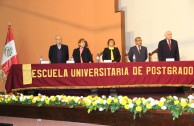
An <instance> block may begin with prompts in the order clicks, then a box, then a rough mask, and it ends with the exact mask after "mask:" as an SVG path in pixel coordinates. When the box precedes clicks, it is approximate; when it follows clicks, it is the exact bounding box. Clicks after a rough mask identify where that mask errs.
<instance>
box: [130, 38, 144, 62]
mask: <svg viewBox="0 0 194 126" xmlns="http://www.w3.org/2000/svg"><path fill="white" fill-rule="evenodd" d="M147 56H148V54H147V48H146V47H145V46H142V39H141V37H136V38H135V46H133V47H131V48H130V49H129V53H128V57H129V60H130V61H131V62H145V61H146V59H147Z"/></svg>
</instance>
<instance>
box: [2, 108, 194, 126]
mask: <svg viewBox="0 0 194 126" xmlns="http://www.w3.org/2000/svg"><path fill="white" fill-rule="evenodd" d="M0 116H8V117H21V118H34V119H48V120H60V121H70V122H82V123H92V124H101V125H111V126H193V125H194V121H193V120H194V115H189V114H188V113H183V115H182V116H181V117H180V118H179V119H176V120H174V121H173V119H172V116H171V113H170V111H154V110H150V111H149V112H147V113H145V114H142V115H141V117H136V119H135V120H134V119H133V114H132V113H129V112H128V111H126V110H123V109H120V110H118V111H116V112H115V113H111V112H110V111H107V112H99V111H95V112H91V113H90V114H88V113H87V109H85V108H82V107H76V108H67V107H65V106H42V107H38V106H34V105H7V104H6V105H3V104H1V105H0Z"/></svg>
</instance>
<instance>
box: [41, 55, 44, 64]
mask: <svg viewBox="0 0 194 126" xmlns="http://www.w3.org/2000/svg"><path fill="white" fill-rule="evenodd" d="M43 60H44V59H43V57H42V56H40V64H41V62H42V61H43Z"/></svg>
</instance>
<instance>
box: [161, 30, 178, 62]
mask: <svg viewBox="0 0 194 126" xmlns="http://www.w3.org/2000/svg"><path fill="white" fill-rule="evenodd" d="M168 58H171V59H172V58H173V60H175V61H179V60H180V57H179V48H178V43H177V41H176V40H174V39H172V32H171V31H166V32H165V39H164V40H161V41H160V42H159V44H158V59H159V61H166V59H168Z"/></svg>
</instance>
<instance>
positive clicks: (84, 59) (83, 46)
mask: <svg viewBox="0 0 194 126" xmlns="http://www.w3.org/2000/svg"><path fill="white" fill-rule="evenodd" d="M78 45H79V47H78V48H76V49H74V50H73V58H74V61H75V63H93V59H92V54H91V52H90V50H89V49H88V48H87V41H86V40H85V39H80V40H79V41H78Z"/></svg>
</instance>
